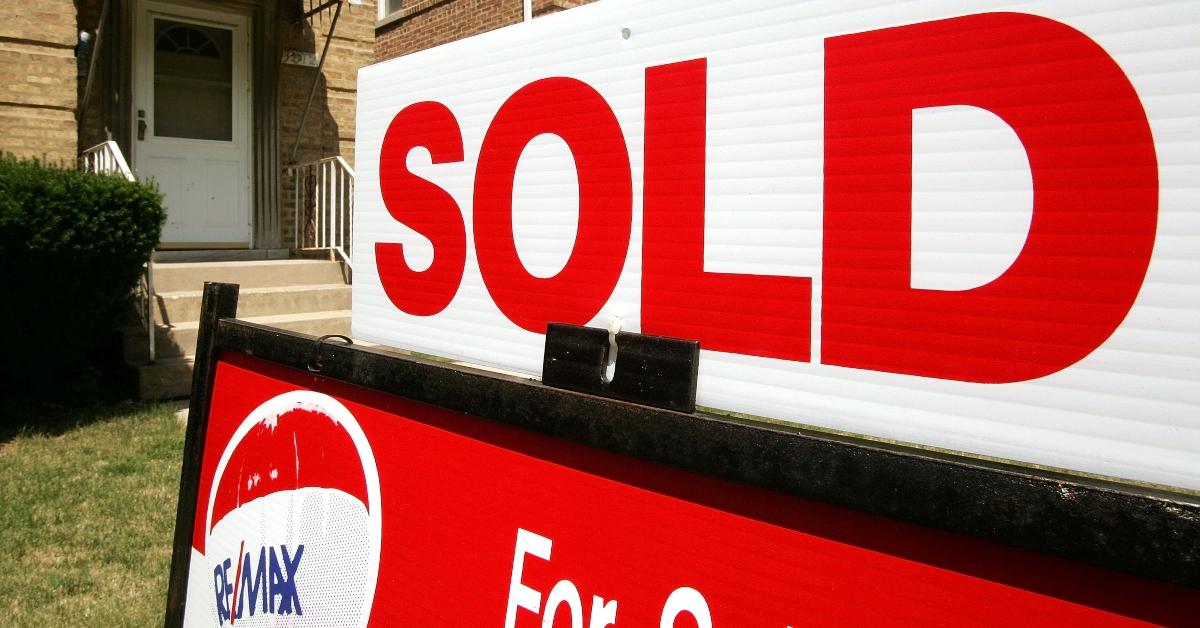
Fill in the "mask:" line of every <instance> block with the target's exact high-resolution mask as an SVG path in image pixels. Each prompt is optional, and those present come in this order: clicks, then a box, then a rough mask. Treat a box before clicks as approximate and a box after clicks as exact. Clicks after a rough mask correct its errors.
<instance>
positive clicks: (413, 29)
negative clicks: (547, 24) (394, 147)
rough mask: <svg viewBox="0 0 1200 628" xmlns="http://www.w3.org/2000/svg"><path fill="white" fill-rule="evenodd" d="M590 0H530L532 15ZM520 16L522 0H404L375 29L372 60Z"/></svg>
mask: <svg viewBox="0 0 1200 628" xmlns="http://www.w3.org/2000/svg"><path fill="white" fill-rule="evenodd" d="M593 1H594V0H532V13H533V17H538V16H541V15H546V14H549V13H555V12H557V11H563V10H566V9H570V8H574V7H577V6H580V5H583V4H587V3H589V2H593ZM522 19H524V3H523V1H522V0H406V1H404V2H403V3H402V8H401V9H400V10H398V11H396V12H394V13H393V14H392V15H384V16H381V18H380V20H379V25H378V26H377V27H376V29H375V60H376V61H385V60H387V59H392V58H394V57H399V56H402V55H406V54H409V53H411V52H417V51H418V50H425V49H426V48H432V47H434V46H439V45H441V44H446V43H450V42H452V41H457V40H459V39H463V38H464V37H470V36H472V35H478V34H479V33H485V32H487V31H490V30H494V29H497V28H500V27H502V26H508V25H510V24H516V23H517V22H520V21H521V20H522Z"/></svg>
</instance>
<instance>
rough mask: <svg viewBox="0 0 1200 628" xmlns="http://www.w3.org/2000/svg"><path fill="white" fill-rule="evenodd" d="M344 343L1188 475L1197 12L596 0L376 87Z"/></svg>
mask: <svg viewBox="0 0 1200 628" xmlns="http://www.w3.org/2000/svg"><path fill="white" fill-rule="evenodd" d="M356 150H357V155H356V167H357V171H358V174H357V191H356V197H355V201H356V209H355V211H356V216H355V225H356V227H355V228H356V231H355V235H354V243H353V246H354V266H355V281H354V297H353V312H354V313H353V332H354V335H355V336H356V337H360V338H364V339H367V340H371V341H376V342H380V343H385V344H389V345H394V346H398V347H403V348H407V349H412V350H416V351H420V352H425V353H430V354H436V355H441V356H446V357H451V358H457V359H463V360H469V361H472V362H476V363H482V364H488V365H494V366H499V367H503V368H507V369H512V370H518V371H523V372H527V373H530V374H534V375H536V374H537V373H538V371H539V369H540V367H541V360H542V350H543V345H544V340H545V338H544V335H543V334H544V331H545V327H546V324H547V323H548V322H564V323H572V324H581V325H582V324H586V325H591V326H597V327H610V326H613V325H616V324H619V325H620V326H621V329H622V330H625V331H634V332H642V333H647V334H655V335H663V336H673V337H681V338H691V339H696V340H699V341H700V343H701V349H702V352H701V363H700V381H699V387H698V402H699V403H700V404H701V405H704V406H710V407H716V408H721V409H726V410H731V411H737V412H742V413H748V414H752V415H758V416H765V417H772V418H776V419H782V420H786V421H791V422H795V423H798V424H809V425H817V426H822V427H825V428H831V429H836V430H843V431H847V432H852V433H858V434H865V435H870V436H875V437H881V438H887V439H894V440H899V441H905V442H911V443H917V444H922V445H928V446H934V447H939V448H945V449H951V450H958V451H965V452H971V453H975V454H982V455H987V456H994V457H1000V458H1005V459H1012V460H1018V461H1023V462H1028V463H1035V464H1041V465H1048V466H1052V467H1058V468H1065V469H1071V470H1076V471H1083V472H1089V473H1096V474H1102V475H1107V476H1113V477H1118V478H1126V479H1132V480H1137V481H1143V482H1151V483H1157V484H1163V485H1168V486H1174V487H1179V488H1184V489H1192V490H1196V489H1200V211H1197V209H1198V208H1200V187H1198V186H1197V182H1198V181H1200V2H1194V1H1188V2H1174V3H1163V4H1155V5H1152V6H1142V3H1137V2H1132V1H1123V2H1118V1H1107V2H1090V1H1089V2H1083V1H1047V2H1027V3H1003V2H982V1H979V2H962V1H954V2H949V1H921V2H906V3H894V2H882V1H879V2H834V1H832V0H814V1H811V2H785V1H783V0H772V1H769V0H738V1H733V0H727V1H712V2H692V1H690V0H663V1H659V2H644V1H631V0H599V1H598V2H595V3H593V4H590V5H587V6H584V7H582V8H578V9H572V10H570V11H566V12H563V13H560V14H556V15H551V16H547V17H544V18H538V19H536V20H533V21H531V22H527V23H522V24H518V25H515V26H511V27H508V28H503V29H500V30H497V31H493V32H490V33H486V34H483V35H480V36H477V37H472V38H469V39H465V40H462V41H458V42H455V43H452V44H448V45H445V46H441V47H438V48H434V49H431V50H427V51H424V52H420V53H416V54H412V55H408V56H405V57H401V58H398V59H394V60H391V61H387V62H384V63H380V64H377V65H374V66H371V67H368V68H365V69H363V70H362V71H361V72H360V75H359V92H358V120H357V148H356Z"/></svg>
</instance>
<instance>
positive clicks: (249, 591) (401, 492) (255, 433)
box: [184, 350, 1197, 628]
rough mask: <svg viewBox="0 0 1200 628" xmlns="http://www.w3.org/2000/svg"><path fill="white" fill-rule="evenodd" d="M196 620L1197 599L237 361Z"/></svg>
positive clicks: (1131, 611)
mask: <svg viewBox="0 0 1200 628" xmlns="http://www.w3.org/2000/svg"><path fill="white" fill-rule="evenodd" d="M208 399H209V403H210V406H209V411H208V421H207V432H206V434H205V435H204V437H203V438H204V440H203V454H202V457H201V463H200V473H199V478H198V490H197V492H196V495H197V500H196V510H195V519H194V520H195V524H194V527H193V529H192V534H191V558H190V567H189V569H188V574H189V575H188V579H187V585H186V591H187V594H186V607H185V617H184V624H185V625H214V626H224V625H231V626H232V625H246V626H254V625H267V624H271V625H274V623H275V622H278V621H280V620H281V619H285V618H286V621H287V622H288V625H297V626H306V625H312V626H361V625H368V624H369V625H379V626H397V625H401V626H503V627H505V628H522V627H536V626H542V627H543V628H545V627H549V626H556V627H560V628H561V627H572V628H600V627H603V626H660V627H664V628H665V627H678V628H683V627H688V628H691V627H698V628H704V627H709V626H718V627H736V626H770V627H778V628H784V627H788V626H792V627H796V626H801V625H812V624H814V623H816V624H858V625H863V624H871V625H878V624H936V625H945V624H963V623H971V624H992V625H1016V624H1020V625H1083V624H1087V625H1095V624H1101V623H1104V624H1114V625H1118V624H1120V625H1124V624H1137V623H1142V622H1151V623H1168V624H1171V623H1175V624H1183V623H1187V622H1189V621H1193V620H1194V619H1195V614H1194V613H1195V609H1196V606H1197V597H1196V595H1197V594H1196V591H1194V590H1191V589H1187V588H1183V587H1178V586H1176V585H1171V584H1166V583H1163V582H1157V581H1153V580H1149V579H1144V578H1141V577H1138V576H1133V575H1126V574H1122V573H1118V572H1114V571H1109V570H1104V569H1100V568H1098V567H1093V566H1089V565H1085V564H1082V563H1076V562H1072V561H1067V560H1064V559H1059V558H1055V557H1051V556H1047V555H1043V554H1038V553H1034V552H1029V551H1025V550H1021V549H1016V548H1012V547H1007V546H1003V545H999V544H995V543H992V542H989V541H984V540H980V539H975V538H971V537H966V536H962V535H957V534H952V533H948V532H942V531H937V530H933V529H931V528H926V527H923V526H918V525H915V524H910V523H906V522H903V521H899V520H894V519H890V518H886V517H881V516H877V515H872V514H867V513H863V512H859V511H854V510H849V509H845V508H841V507H837V506H831V505H828V504H823V503H819V502H815V501H809V500H804V499H800V498H796V497H792V496H788V495H783V494H780V493H775V492H771V491H766V490H763V489H759V488H755V487H750V486H746V485H742V484H739V483H734V482H728V481H725V480H721V479H717V478H713V477H708V476H704V475H699V474H695V473H690V472H685V471H681V470H678V469H675V468H671V467H667V466H663V465H660V464H656V463H651V462H646V461H643V460H638V459H634V458H631V457H628V456H624V455H619V454H615V453H610V452H607V451H603V450H600V449H595V448H591V447H587V446H583V445H580V444H576V443H572V442H567V441H564V440H560V439H557V438H551V437H549V436H544V435H541V434H537V433H534V432H531V431H527V430H525V429H521V428H518V427H514V426H511V425H506V424H503V423H501V422H496V421H490V420H484V419H481V418H477V417H473V416H468V415H465V414H461V413H457V412H452V411H449V410H446V409H443V408H439V407H435V406H433V405H427V404H424V403H419V402H416V401H412V400H409V399H406V398H403V397H399V396H396V395H392V394H385V393H382V392H378V391H374V390H370V389H367V388H362V387H358V386H354V385H350V384H347V383H342V382H338V381H335V380H333V379H330V378H327V377H323V376H320V375H314V374H310V373H307V372H304V371H302V370H298V369H294V368H288V367H285V366H281V365H280V364H276V363H272V362H268V361H265V360H263V359H259V358H252V357H247V356H246V355H243V354H240V353H235V352H232V351H228V350H226V351H224V352H222V353H221V354H220V355H219V359H218V360H217V363H216V367H215V376H214V379H213V380H212V385H211V392H210V396H209V397H208Z"/></svg>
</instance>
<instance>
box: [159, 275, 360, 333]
mask: <svg viewBox="0 0 1200 628" xmlns="http://www.w3.org/2000/svg"><path fill="white" fill-rule="evenodd" d="M203 294H204V293H203V291H201V290H186V291H182V292H157V294H156V295H155V296H156V297H157V301H158V311H157V316H158V322H160V323H163V324H165V325H170V324H172V323H182V322H186V321H194V320H198V319H199V318H200V302H201V300H202V297H203ZM348 309H350V286H347V285H345V284H315V285H300V286H282V287H278V288H243V289H242V290H240V291H239V293H238V308H237V311H238V317H239V318H247V317H251V316H270V315H273V314H289V313H292V314H298V313H302V312H325V311H331V310H348Z"/></svg>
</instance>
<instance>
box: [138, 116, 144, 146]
mask: <svg viewBox="0 0 1200 628" xmlns="http://www.w3.org/2000/svg"><path fill="white" fill-rule="evenodd" d="M144 139H146V121H145V120H138V141H141V140H144Z"/></svg>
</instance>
